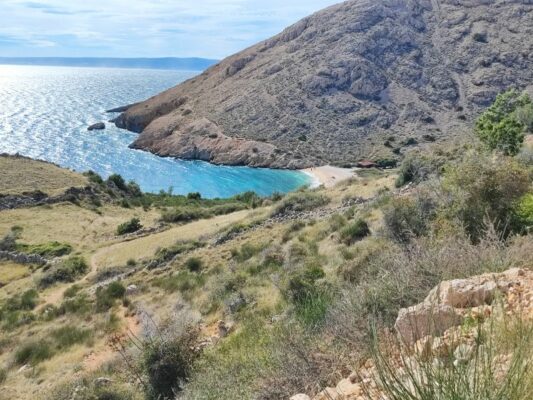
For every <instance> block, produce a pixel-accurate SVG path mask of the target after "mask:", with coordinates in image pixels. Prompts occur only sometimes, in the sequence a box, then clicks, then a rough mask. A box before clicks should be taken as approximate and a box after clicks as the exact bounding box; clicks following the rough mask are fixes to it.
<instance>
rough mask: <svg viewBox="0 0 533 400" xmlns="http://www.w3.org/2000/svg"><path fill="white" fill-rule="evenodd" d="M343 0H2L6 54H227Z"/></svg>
mask: <svg viewBox="0 0 533 400" xmlns="http://www.w3.org/2000/svg"><path fill="white" fill-rule="evenodd" d="M336 2H337V0H261V1H259V0H150V1H147V0H91V1H88V0H69V1H65V0H35V1H25V0H2V5H1V6H0V7H1V9H2V10H1V11H2V15H3V16H2V25H1V26H0V56H2V55H4V56H32V55H36V56H46V55H50V56H82V55H83V56H117V57H141V56H144V57H156V56H199V57H215V58H221V57H224V56H227V55H229V54H231V53H233V52H236V51H238V50H240V49H242V48H244V47H247V46H249V45H251V44H253V43H255V42H257V41H260V40H262V39H265V38H267V37H269V36H271V35H273V34H276V33H277V32H279V31H281V30H282V29H283V28H284V27H286V26H287V25H289V24H291V23H293V22H296V21H297V20H298V19H300V18H302V17H304V16H306V15H308V14H310V13H312V12H314V11H317V10H319V9H321V8H323V7H326V6H328V5H331V4H334V3H336ZM2 38H13V39H16V40H18V41H20V42H19V43H18V45H16V46H15V45H13V44H12V43H11V42H10V41H9V40H4V41H3V40H2ZM38 43H41V46H38V45H37V44H38ZM43 44H49V45H50V46H48V47H46V46H45V47H43V46H42V45H43Z"/></svg>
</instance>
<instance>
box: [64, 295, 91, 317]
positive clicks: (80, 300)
mask: <svg viewBox="0 0 533 400" xmlns="http://www.w3.org/2000/svg"><path fill="white" fill-rule="evenodd" d="M91 308H92V304H91V302H90V300H89V298H88V296H87V295H86V294H85V293H82V294H78V295H77V296H75V297H73V298H69V299H66V300H64V301H63V303H61V306H60V307H59V309H60V313H67V314H78V315H85V314H88V313H89V312H90V311H91Z"/></svg>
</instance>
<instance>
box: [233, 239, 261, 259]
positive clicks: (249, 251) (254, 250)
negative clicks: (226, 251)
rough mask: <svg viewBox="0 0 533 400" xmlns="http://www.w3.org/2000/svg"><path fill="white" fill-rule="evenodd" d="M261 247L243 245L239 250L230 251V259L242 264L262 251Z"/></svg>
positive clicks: (249, 244)
mask: <svg viewBox="0 0 533 400" xmlns="http://www.w3.org/2000/svg"><path fill="white" fill-rule="evenodd" d="M263 248H264V246H263V245H253V244H251V243H244V244H243V245H242V246H241V248H240V250H236V249H233V250H232V251H231V255H232V257H233V258H234V259H235V260H236V261H238V262H244V261H247V260H249V259H250V258H252V257H253V256H255V255H257V254H259V252H260V251H261V250H263Z"/></svg>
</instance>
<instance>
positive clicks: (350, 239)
mask: <svg viewBox="0 0 533 400" xmlns="http://www.w3.org/2000/svg"><path fill="white" fill-rule="evenodd" d="M368 235H370V228H369V227H368V224H367V222H366V221H365V220H362V219H357V220H356V221H355V222H353V223H350V224H349V225H348V226H346V227H344V228H343V229H342V230H341V232H340V238H341V240H342V241H343V242H344V243H345V244H352V243H354V242H356V241H358V240H361V239H363V238H365V237H367V236H368Z"/></svg>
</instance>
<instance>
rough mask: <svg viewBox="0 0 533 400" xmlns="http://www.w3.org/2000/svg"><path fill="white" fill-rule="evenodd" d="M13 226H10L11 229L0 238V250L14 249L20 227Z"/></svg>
mask: <svg viewBox="0 0 533 400" xmlns="http://www.w3.org/2000/svg"><path fill="white" fill-rule="evenodd" d="M14 228H15V227H14ZM14 228H11V231H10V232H8V233H7V234H6V235H5V236H4V237H3V238H2V239H0V251H13V250H16V247H17V239H18V238H19V236H20V229H14Z"/></svg>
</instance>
